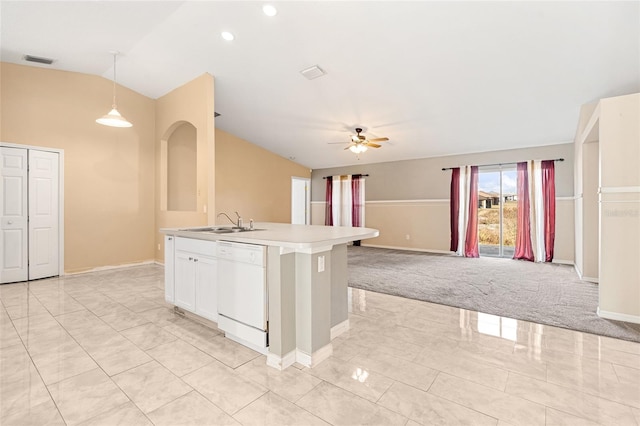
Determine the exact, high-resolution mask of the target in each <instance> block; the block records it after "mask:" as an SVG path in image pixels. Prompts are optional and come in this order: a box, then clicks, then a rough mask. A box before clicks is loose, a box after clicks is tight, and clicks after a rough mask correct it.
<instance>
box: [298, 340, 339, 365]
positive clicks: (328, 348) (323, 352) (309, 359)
mask: <svg viewBox="0 0 640 426" xmlns="http://www.w3.org/2000/svg"><path fill="white" fill-rule="evenodd" d="M331 355H333V346H332V345H331V343H329V344H327V345H325V346H323V347H321V348H320V349H318V350H317V351H315V352H314V353H313V354H311V355H309V354H307V353H305V352H302V351H301V350H300V349H296V362H297V363H299V364H302V365H304V366H305V367H309V368H313V367H315V366H316V365H318V364H319V363H321V362H322V361H324V360H325V359H327V358H329V357H330V356H331Z"/></svg>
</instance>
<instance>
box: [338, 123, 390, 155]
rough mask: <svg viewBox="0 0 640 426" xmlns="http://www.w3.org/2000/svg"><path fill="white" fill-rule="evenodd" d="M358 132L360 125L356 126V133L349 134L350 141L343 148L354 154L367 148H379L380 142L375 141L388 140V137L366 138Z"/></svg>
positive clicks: (360, 130)
mask: <svg viewBox="0 0 640 426" xmlns="http://www.w3.org/2000/svg"><path fill="white" fill-rule="evenodd" d="M360 133H362V129H361V128H360V127H357V128H356V134H355V135H353V136H351V142H350V143H349V146H348V147H346V148H345V150H347V149H348V150H350V151H351V152H353V153H355V154H360V153H361V152H365V151H366V150H367V149H368V148H380V147H381V146H382V145H380V144H377V143H376V142H385V141H388V140H389V138H373V139H367V137H366V136H364V135H361V134H360ZM337 143H346V142H337Z"/></svg>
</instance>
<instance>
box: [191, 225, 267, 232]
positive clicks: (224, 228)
mask: <svg viewBox="0 0 640 426" xmlns="http://www.w3.org/2000/svg"><path fill="white" fill-rule="evenodd" d="M181 231H189V232H211V233H213V234H230V233H233V232H248V231H261V229H256V228H245V227H238V226H207V227H204V228H184V229H181Z"/></svg>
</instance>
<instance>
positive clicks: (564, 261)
mask: <svg viewBox="0 0 640 426" xmlns="http://www.w3.org/2000/svg"><path fill="white" fill-rule="evenodd" d="M551 263H558V264H560V265H570V266H575V263H574V262H573V260H564V259H553V260H552V261H551Z"/></svg>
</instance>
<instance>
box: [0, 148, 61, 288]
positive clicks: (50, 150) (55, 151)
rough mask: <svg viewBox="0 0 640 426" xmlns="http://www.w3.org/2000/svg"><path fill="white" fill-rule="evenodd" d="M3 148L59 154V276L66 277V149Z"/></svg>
mask: <svg viewBox="0 0 640 426" xmlns="http://www.w3.org/2000/svg"><path fill="white" fill-rule="evenodd" d="M0 147H3V148H5V147H6V148H19V149H27V150H36V151H46V152H53V153H56V154H58V230H59V231H58V232H59V235H58V255H59V256H58V275H59V276H62V275H64V149H57V148H49V147H45V146H36V145H21V144H17V143H9V142H0Z"/></svg>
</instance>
